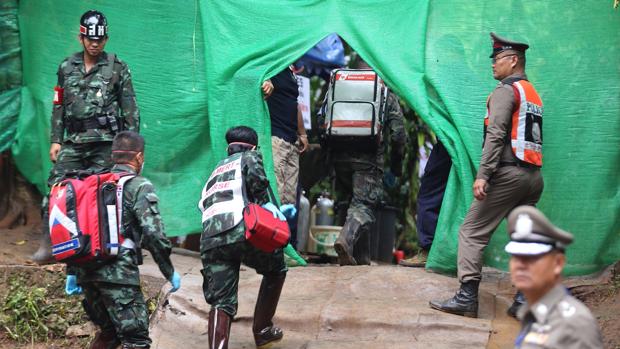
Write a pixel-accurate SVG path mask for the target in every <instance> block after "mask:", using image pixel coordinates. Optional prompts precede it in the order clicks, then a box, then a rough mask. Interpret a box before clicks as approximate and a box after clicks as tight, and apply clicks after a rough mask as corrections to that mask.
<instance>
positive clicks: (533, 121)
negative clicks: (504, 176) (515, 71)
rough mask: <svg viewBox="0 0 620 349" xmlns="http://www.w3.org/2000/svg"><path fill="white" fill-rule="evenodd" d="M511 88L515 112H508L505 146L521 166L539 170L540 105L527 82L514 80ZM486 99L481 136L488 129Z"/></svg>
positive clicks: (536, 93) (534, 92)
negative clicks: (508, 126) (533, 167)
mask: <svg viewBox="0 0 620 349" xmlns="http://www.w3.org/2000/svg"><path fill="white" fill-rule="evenodd" d="M509 84H510V85H511V86H512V89H513V91H514V96H515V108H514V110H513V112H512V121H511V123H510V132H509V133H508V134H507V136H506V143H507V144H510V145H511V148H512V153H513V154H514V155H515V157H516V158H517V159H519V160H520V161H523V162H525V163H528V164H531V165H534V166H538V167H541V166H542V142H543V134H542V115H543V104H542V100H541V99H540V96H539V95H538V92H536V90H535V89H534V86H532V84H531V83H530V82H529V81H527V80H523V79H520V80H514V81H512V82H511V83H510V82H509ZM489 100H490V96H489V98H487V113H486V115H485V117H484V135H485V138H486V133H487V127H488V126H489V113H490V111H489Z"/></svg>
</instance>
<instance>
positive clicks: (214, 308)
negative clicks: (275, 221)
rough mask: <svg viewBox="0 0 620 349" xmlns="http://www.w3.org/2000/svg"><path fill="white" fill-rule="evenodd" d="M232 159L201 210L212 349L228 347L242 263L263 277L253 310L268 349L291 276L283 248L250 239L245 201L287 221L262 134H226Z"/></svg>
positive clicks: (276, 336)
mask: <svg viewBox="0 0 620 349" xmlns="http://www.w3.org/2000/svg"><path fill="white" fill-rule="evenodd" d="M226 141H227V142H228V155H229V156H228V157H227V158H225V159H224V160H222V161H220V163H219V164H218V165H217V167H216V169H215V170H214V171H213V173H212V174H211V176H210V177H209V179H208V180H207V183H206V184H205V187H204V189H203V194H202V198H201V200H200V202H199V203H198V207H199V208H200V210H201V211H202V222H203V232H202V236H201V241H200V255H201V259H202V265H203V267H204V269H203V270H202V275H203V278H204V283H203V287H202V288H203V291H204V296H205V299H206V301H207V303H209V304H210V305H211V311H210V312H209V328H208V334H209V347H210V348H213V349H215V348H218V349H220V348H227V347H228V338H229V333H230V323H231V321H232V318H233V317H234V316H235V315H236V313H237V304H238V300H237V291H238V284H239V268H240V265H241V263H243V264H245V265H247V266H249V267H251V268H254V269H256V272H257V273H259V274H261V275H263V281H262V283H261V286H260V291H259V293H258V300H257V301H256V308H255V311H254V324H253V326H252V328H253V332H254V340H255V343H256V346H257V347H259V348H261V347H265V346H267V345H269V344H271V343H273V342H275V341H278V340H280V339H282V337H283V333H282V330H280V328H278V327H276V326H274V325H273V323H272V321H271V320H272V318H273V316H274V314H275V311H276V307H277V305H278V300H279V299H280V292H281V290H282V286H283V285H284V279H285V277H286V272H287V268H286V264H285V263H284V258H283V253H282V250H281V249H277V250H276V251H275V252H274V253H266V252H263V251H261V250H259V249H257V248H256V247H254V246H253V245H251V244H250V243H249V242H248V241H246V239H245V224H244V222H243V219H242V211H243V208H244V206H245V205H246V202H253V203H256V204H259V205H262V206H263V207H264V208H266V209H268V210H270V211H272V212H273V213H274V216H277V217H278V218H279V219H280V220H282V221H285V220H286V219H285V217H284V216H283V215H282V213H281V212H280V211H279V210H278V209H277V208H276V207H275V206H274V205H273V204H272V203H270V202H269V193H268V190H269V189H268V188H269V180H268V179H267V175H266V174H265V170H264V168H263V159H262V156H261V154H260V153H259V152H258V151H256V150H255V149H256V145H257V144H258V136H257V135H256V132H255V131H254V130H253V129H251V128H249V127H245V126H239V127H233V128H231V129H230V130H228V132H227V133H226Z"/></svg>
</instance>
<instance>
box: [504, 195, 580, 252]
mask: <svg viewBox="0 0 620 349" xmlns="http://www.w3.org/2000/svg"><path fill="white" fill-rule="evenodd" d="M508 235H509V236H510V242H509V243H508V244H507V245H506V247H505V250H506V252H508V253H510V254H516V255H540V254H545V253H547V252H549V251H551V250H554V249H555V250H560V251H564V249H565V248H566V246H567V245H569V244H570V243H571V242H572V241H573V235H572V234H571V233H568V232H566V231H564V230H562V229H560V228H558V227H556V226H554V225H553V224H552V223H551V222H550V221H549V219H547V217H545V215H544V214H543V213H542V212H540V211H539V210H538V209H537V208H535V207H533V206H519V207H517V208H515V209H514V210H512V212H510V214H509V215H508Z"/></svg>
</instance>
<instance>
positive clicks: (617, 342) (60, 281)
mask: <svg viewBox="0 0 620 349" xmlns="http://www.w3.org/2000/svg"><path fill="white" fill-rule="evenodd" d="M37 230H38V228H32V227H17V228H15V229H0V283H1V284H2V285H7V282H8V280H9V279H10V278H11V277H14V276H15V275H17V274H19V275H21V276H22V277H23V278H24V280H26V281H25V282H26V284H27V285H30V286H39V287H41V286H45V285H48V286H49V285H51V287H48V288H50V289H51V290H53V291H52V292H51V295H50V299H49V300H50V301H55V300H61V299H65V298H66V297H65V296H64V288H63V287H64V273H63V268H62V266H60V265H54V266H47V267H37V266H35V265H34V264H33V263H32V261H31V260H30V259H29V257H30V255H31V254H32V253H33V252H34V251H35V250H36V249H37V247H38V241H39V233H38V231H37ZM162 284H163V281H162V280H161V279H157V278H149V277H144V278H143V286H144V292H145V294H146V295H147V298H152V297H156V296H157V293H158V292H159V291H160V289H161V286H162ZM568 284H569V286H570V287H571V291H572V292H573V293H574V294H575V295H576V296H577V297H578V298H580V299H581V300H583V301H584V302H585V303H586V304H587V305H588V307H590V309H591V310H592V312H593V313H594V315H595V317H596V318H597V320H598V321H599V324H600V326H601V329H602V332H603V336H604V341H605V348H607V349H620V321H618V320H619V318H620V315H619V314H620V265H617V266H616V268H610V270H608V272H607V276H605V277H601V278H598V279H597V281H592V280H590V281H588V282H583V281H579V280H575V281H569V283H568ZM2 290H6V287H5V288H0V304H4V300H5V297H6V294H5V293H3V291H2ZM4 292H5V291H4ZM75 302H76V303H75V308H76V309H79V311H81V306H80V305H79V304H78V303H77V298H76V299H75ZM513 321H514V320H512V319H509V318H505V319H504V318H496V319H495V320H494V321H493V325H492V326H493V331H492V334H491V340H490V341H489V346H488V347H489V348H502V347H505V344H506V342H510V341H505V340H503V339H502V340H500V341H499V342H500V343H501V345H494V344H493V343H494V340H493V335H494V334H496V335H497V334H500V336H501V333H502V328H503V327H505V326H507V325H511V324H512V322H513ZM86 322H87V319H86V317H85V316H83V317H82V321H81V324H84V323H86ZM498 332H499V333H498ZM90 338H91V337H89V336H88V335H85V336H81V337H70V338H65V337H58V338H50V339H49V340H48V341H47V342H44V343H23V344H18V343H15V342H13V341H11V340H10V338H9V337H8V336H7V334H6V332H5V330H4V329H1V328H0V348H36V349H42V348H68V349H73V348H76V349H77V348H84V347H85V346H86V343H88V341H89V340H90ZM497 342H498V341H495V343H497Z"/></svg>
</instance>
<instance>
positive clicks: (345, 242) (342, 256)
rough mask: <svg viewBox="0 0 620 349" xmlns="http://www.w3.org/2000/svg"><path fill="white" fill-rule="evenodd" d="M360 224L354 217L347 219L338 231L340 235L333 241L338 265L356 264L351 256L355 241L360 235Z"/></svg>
mask: <svg viewBox="0 0 620 349" xmlns="http://www.w3.org/2000/svg"><path fill="white" fill-rule="evenodd" d="M360 230H361V225H360V224H359V222H358V221H356V220H354V219H347V221H346V222H345V223H344V226H343V227H342V230H341V231H340V235H339V236H338V239H336V242H335V243H334V249H335V250H336V253H338V263H339V264H340V265H357V261H356V260H355V257H354V256H353V249H354V246H355V243H356V242H357V240H358V239H359V237H360Z"/></svg>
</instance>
